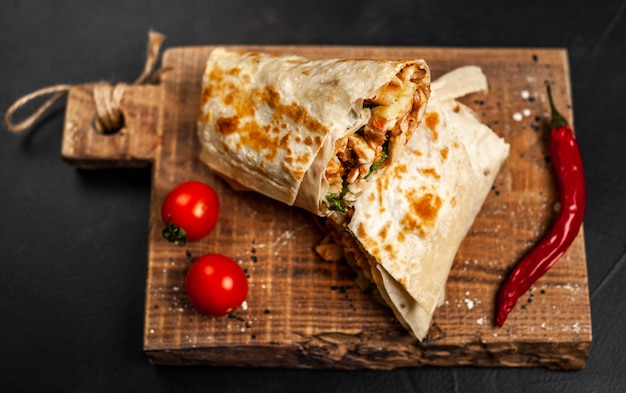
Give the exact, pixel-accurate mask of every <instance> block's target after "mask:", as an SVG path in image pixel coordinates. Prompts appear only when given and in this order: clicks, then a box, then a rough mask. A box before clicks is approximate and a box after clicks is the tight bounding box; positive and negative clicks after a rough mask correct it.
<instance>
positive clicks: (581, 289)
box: [62, 46, 592, 370]
mask: <svg viewBox="0 0 626 393" xmlns="http://www.w3.org/2000/svg"><path fill="white" fill-rule="evenodd" d="M231 48H235V49H241V50H251V51H263V52H272V53H289V54H301V55H304V56H306V57H309V58H328V57H342V58H380V59H392V58H393V59H401V58H423V59H425V60H426V61H427V62H428V64H429V65H430V67H431V71H432V75H433V79H436V78H437V77H438V76H440V75H442V74H443V73H445V72H447V71H450V70H452V69H454V68H456V67H459V66H463V65H469V64H474V65H478V66H480V67H482V69H483V71H484V73H485V74H486V76H487V79H488V81H489V86H490V90H489V92H488V93H480V94H473V95H470V96H467V97H465V98H464V99H462V101H463V102H464V103H465V104H467V105H469V106H470V107H472V108H473V109H475V111H476V113H477V114H478V116H480V118H481V119H482V121H483V122H484V123H485V124H487V125H488V126H490V127H491V128H492V129H493V130H494V131H495V132H496V133H497V134H499V135H501V136H503V137H504V138H505V139H506V140H507V141H508V142H509V143H510V144H511V154H510V157H509V159H508V160H507V161H506V163H505V165H504V166H503V168H502V170H501V171H500V173H499V175H498V177H497V178H496V181H495V183H494V186H493V188H492V192H491V193H490V195H489V196H488V198H487V200H486V202H485V204H484V206H483V209H482V211H481V212H480V214H479V216H478V217H477V219H476V221H475V223H474V225H473V227H472V229H471V230H470V232H469V234H468V236H467V238H466V239H465V241H464V242H463V244H462V246H461V248H460V250H459V252H458V254H457V256H456V259H455V263H454V265H453V268H452V271H451V274H450V278H449V281H448V283H447V286H446V300H445V304H444V305H443V306H442V307H440V308H439V309H438V310H437V311H436V313H435V317H434V320H433V326H432V328H431V330H430V332H429V334H428V337H427V339H426V340H425V341H424V342H422V343H418V342H417V341H416V340H415V339H414V338H412V337H411V336H410V335H409V334H408V333H407V332H406V331H405V330H404V329H403V328H402V327H401V325H400V324H399V323H398V322H397V321H396V320H395V319H394V317H393V314H392V313H391V311H390V310H388V309H387V308H386V307H384V306H383V305H381V304H379V303H378V302H376V301H375V300H373V299H372V298H371V297H370V296H369V295H367V294H364V293H361V292H360V291H359V289H358V288H357V286H356V284H355V282H354V278H355V274H354V272H353V271H352V270H351V269H350V268H349V267H348V266H347V265H345V264H343V263H339V264H336V263H329V262H325V261H322V260H321V259H320V258H318V257H317V256H316V254H315V252H314V250H313V248H314V246H315V245H316V244H317V242H319V241H320V240H321V239H322V238H323V236H324V233H323V232H322V230H320V229H319V227H318V226H317V224H316V220H315V219H314V218H313V217H312V216H311V215H310V214H309V213H306V212H304V211H302V210H299V209H297V208H290V207H286V206H284V205H282V204H280V203H278V202H275V201H272V200H270V199H267V198H265V197H263V196H260V195H256V194H253V193H246V192H238V191H234V190H233V189H231V188H230V187H229V186H228V185H227V184H226V183H224V182H223V181H222V180H220V179H219V178H218V177H216V176H215V175H214V174H212V173H211V171H210V170H209V169H208V168H207V167H206V166H205V165H204V164H202V163H201V162H200V161H199V160H198V154H199V152H200V146H199V144H198V141H197V138H196V118H197V114H198V110H199V98H200V87H201V86H200V80H201V79H200V78H201V74H202V71H203V67H204V63H205V61H206V59H207V57H208V55H209V53H210V51H211V50H212V47H186V48H171V49H168V50H166V51H165V52H164V55H163V59H162V63H163V66H164V67H171V68H172V69H171V70H170V71H169V72H167V73H165V74H164V75H163V79H162V82H161V84H159V85H157V86H133V87H132V88H130V89H129V91H130V93H127V95H126V96H125V97H124V100H123V102H122V110H123V112H124V116H125V120H126V126H125V127H124V128H123V129H122V130H121V131H120V132H117V133H115V134H112V135H102V134H97V133H96V131H94V130H93V129H92V122H93V116H94V115H93V102H92V100H91V99H90V95H89V94H90V93H89V92H90V86H88V85H86V86H80V87H76V88H73V89H72V92H71V94H70V96H69V101H68V107H67V112H66V121H65V128H64V140H63V150H62V154H63V157H64V158H65V159H66V160H68V161H69V162H70V163H72V164H74V165H76V166H79V167H89V168H95V167H101V166H120V167H123V166H137V165H149V164H151V165H153V180H152V194H151V210H150V217H147V219H148V220H149V224H150V229H149V231H150V232H149V254H148V257H147V281H146V302H145V327H144V343H143V346H144V351H145V353H146V355H147V357H148V359H149V360H150V361H151V362H154V363H159V364H177V365H184V364H207V365H226V366H259V367H288V368H337V369H359V368H371V369H392V368H396V367H412V366H422V365H437V366H455V365H476V366H507V367H535V366H545V367H548V368H553V369H572V370H575V369H580V368H582V367H584V365H585V362H586V359H587V355H588V352H589V349H590V345H591V337H592V335H591V317H590V304H589V292H588V285H587V269H586V258H585V248H584V240H583V233H582V230H581V233H579V235H578V237H577V239H576V241H575V242H574V244H573V246H572V247H571V248H570V250H569V251H568V253H567V254H566V255H565V256H564V257H563V258H562V259H561V260H560V261H559V262H558V263H557V264H556V265H555V266H554V267H553V268H552V270H550V271H549V272H548V273H547V274H546V275H545V276H544V277H543V278H542V279H541V280H539V281H538V282H537V283H536V285H534V286H533V287H532V288H531V290H530V291H529V292H528V293H527V294H526V296H524V297H523V298H522V299H520V301H519V302H518V304H517V306H516V307H515V309H514V310H513V311H512V313H511V314H510V316H509V318H508V320H507V322H506V324H505V325H504V327H502V328H498V327H496V326H495V324H494V313H495V311H494V307H495V297H496V293H497V291H498V288H499V286H500V284H501V282H502V281H503V279H504V277H505V275H506V273H507V272H508V271H509V269H511V268H512V266H514V265H515V263H516V262H517V261H518V260H519V259H520V257H521V256H522V255H523V254H524V253H525V252H526V251H527V250H528V249H530V248H531V247H532V246H533V244H535V242H536V241H538V240H539V239H540V237H541V236H542V234H543V233H544V232H545V231H546V229H547V228H548V226H549V225H550V223H551V220H552V219H553V218H554V216H555V213H554V212H555V202H557V199H558V198H557V195H556V190H555V185H554V184H555V179H554V177H553V172H552V167H551V164H550V157H549V154H548V146H547V135H548V134H547V132H548V129H547V119H548V115H549V113H548V109H549V108H548V104H547V98H546V95H545V90H544V85H543V82H544V80H546V79H547V80H549V81H550V82H551V83H552V89H553V94H554V95H555V100H556V105H557V106H558V107H559V109H560V110H561V112H562V113H563V114H564V115H565V117H566V118H568V119H569V120H570V121H571V122H573V114H572V111H571V108H572V105H571V89H570V84H569V66H568V61H567V52H566V51H565V50H562V49H535V48H530V49H517V48H510V49H494V48H472V49H461V48H415V47H391V48H389V47H387V48H382V47H341V46H331V47H318V46H254V47H252V46H237V47H231ZM190 179H196V180H201V181H204V182H207V183H209V184H210V185H212V186H213V187H214V188H215V189H216V190H217V192H218V194H219V195H220V200H221V203H222V215H221V217H220V221H219V223H218V225H217V227H216V229H215V231H214V233H212V234H211V235H210V236H209V237H208V238H206V239H205V240H202V241H200V242H195V243H189V244H188V245H187V246H185V247H182V248H181V247H176V246H174V245H172V244H170V243H168V242H167V241H165V240H164V239H163V238H162V237H161V230H162V223H161V219H160V204H161V202H162V200H163V198H164V196H165V195H166V193H167V192H168V191H169V190H170V189H171V188H172V187H173V186H174V185H176V184H177V183H179V182H182V181H185V180H190ZM208 252H218V253H222V254H225V255H229V256H231V257H232V258H234V259H235V260H236V261H238V262H240V264H241V266H242V267H243V268H244V269H245V271H246V272H247V274H248V277H249V283H250V293H249V296H248V298H247V300H246V302H245V303H244V305H243V306H242V307H241V308H239V309H237V310H236V311H234V312H233V313H232V314H231V315H229V316H228V317H224V318H209V317H205V316H203V315H201V314H199V313H198V312H196V311H195V310H194V308H193V307H192V306H191V305H190V303H189V301H188V299H187V297H186V294H185V289H184V277H185V272H186V269H187V267H188V266H189V264H190V263H191V262H192V261H193V259H194V258H195V257H198V256H200V255H202V254H205V253H208ZM138 263H142V261H138Z"/></svg>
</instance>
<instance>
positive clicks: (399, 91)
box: [325, 66, 427, 212]
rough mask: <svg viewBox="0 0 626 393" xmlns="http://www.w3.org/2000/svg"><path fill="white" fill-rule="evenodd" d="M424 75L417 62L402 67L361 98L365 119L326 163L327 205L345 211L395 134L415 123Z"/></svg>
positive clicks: (385, 155)
mask: <svg viewBox="0 0 626 393" xmlns="http://www.w3.org/2000/svg"><path fill="white" fill-rule="evenodd" d="M424 76H425V72H424V71H423V70H418V68H417V66H410V67H405V68H404V69H402V70H401V71H400V72H398V74H397V75H396V76H395V77H394V79H393V80H392V81H391V82H389V83H388V84H387V85H384V86H382V87H381V88H380V89H378V91H377V93H376V95H375V96H374V97H373V98H370V99H367V100H365V101H364V102H363V108H364V110H369V111H370V117H369V121H368V123H367V124H365V125H364V126H362V127H361V128H360V129H359V131H357V132H356V133H354V134H351V135H348V136H346V137H344V138H342V139H339V140H338V141H337V142H336V144H335V154H334V155H333V158H332V160H331V161H330V162H329V164H328V166H327V167H326V172H325V176H326V180H327V181H328V183H329V192H328V194H327V195H326V205H327V207H328V209H330V210H338V211H341V212H345V211H346V209H347V208H348V207H349V206H350V205H352V202H354V200H355V198H356V196H357V195H358V194H359V193H360V191H361V190H362V189H363V187H364V186H365V184H366V182H367V179H368V177H369V176H370V175H372V174H373V173H374V172H375V171H376V170H377V169H378V168H380V167H382V166H384V165H385V161H386V160H387V158H388V155H389V153H388V152H389V151H390V150H391V149H389V144H390V143H393V140H394V137H395V136H398V135H400V134H402V133H406V132H409V131H411V130H413V129H415V127H417V124H416V123H417V115H418V111H419V108H420V102H421V101H420V100H421V97H423V96H424V95H425V94H427V93H426V92H424V91H422V89H423V88H422V87H420V86H419V85H418V83H417V82H418V81H419V80H420V79H422V78H423V77H424Z"/></svg>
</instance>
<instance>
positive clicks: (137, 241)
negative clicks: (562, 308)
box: [0, 0, 626, 393]
mask: <svg viewBox="0 0 626 393" xmlns="http://www.w3.org/2000/svg"><path fill="white" fill-rule="evenodd" d="M576 4H578V3H571V2H567V1H552V2H549V1H510V2H503V1H499V2H498V1H472V2H467V1H459V0H456V1H431V2H425V1H414V2H411V1H388V2H382V1H317V2H314V1H309V2H297V1H273V2H261V1H237V0H231V1H229V2H218V1H208V0H207V1H203V2H195V1H190V0H182V1H147V0H142V1H133V2H130V1H119V0H110V1H106V2H104V1H101V2H96V1H84V2H76V1H69V0H62V1H43V0H39V1H38V0H26V1H16V0H11V1H7V0H3V1H2V3H1V5H0V112H2V114H3V115H4V111H5V110H6V108H7V107H8V106H9V105H10V104H11V103H12V102H13V101H14V100H16V99H17V98H19V97H20V96H22V95H24V94H26V93H29V92H31V91H34V90H36V89H39V88H41V87H45V86H49V85H54V84H57V83H70V84H80V83H87V82H93V81H97V80H101V79H104V80H108V81H110V82H122V81H124V82H132V81H133V80H134V79H135V78H136V77H137V76H138V75H139V73H140V72H141V70H142V68H143V62H144V59H145V55H144V53H145V44H146V37H147V32H148V30H150V29H154V30H157V31H160V32H162V33H164V34H165V35H166V36H167V40H166V41H165V46H166V47H174V46H188V45H208V44H345V45H361V44H362V45H384V46H392V45H393V46H397V45H408V46H467V47H485V46H486V47H564V48H567V49H568V51H569V56H570V66H571V81H572V90H573V103H574V113H575V128H576V130H577V135H578V138H579V142H580V145H581V149H582V155H583V160H584V163H585V172H586V176H587V182H588V189H589V201H588V212H587V216H586V221H585V238H586V247H587V257H588V268H589V287H590V293H591V307H592V320H593V335H594V339H593V340H594V341H593V345H592V350H591V354H590V356H589V361H588V364H587V367H586V368H585V369H584V370H582V371H580V372H556V371H549V370H545V369H506V368H501V369H491V368H480V369H479V368H469V367H459V368H430V367H428V368H414V369H400V370H395V371H390V372H374V371H352V372H343V371H342V372H340V371H297V370H276V369H237V368H222V367H164V366H154V365H150V364H148V363H147V361H146V358H145V356H144V355H143V352H142V349H141V347H142V329H143V304H144V289H145V278H146V276H145V273H146V272H145V268H146V264H145V260H146V253H147V234H148V228H147V225H148V209H149V198H150V170H149V169H142V170H130V171H129V170H124V171H115V170H103V171H80V170H76V169H74V168H73V167H71V166H69V165H67V164H65V163H64V162H63V161H62V160H61V158H60V147H61V130H62V125H63V110H64V106H63V105H64V102H61V103H58V104H56V105H55V106H54V107H53V108H52V110H51V111H49V112H48V113H47V115H46V116H45V117H44V118H43V119H42V120H41V121H39V122H38V123H37V126H36V127H34V128H32V129H30V130H27V131H25V132H23V133H22V134H20V135H13V134H10V133H9V132H8V131H6V129H4V128H3V129H2V130H0V160H1V164H0V168H2V169H1V170H0V171H1V172H0V173H1V175H0V338H1V340H2V345H1V346H0V388H1V389H2V391H4V392H19V391H25V392H74V391H76V392H79V391H80V392H127V391H128V392H130V391H132V392H143V391H149V392H170V391H172V392H173V391H212V392H221V391H223V392H226V391H228V392H244V391H245V392H251V391H264V392H265V391H268V392H269V391H289V392H291V391H299V392H309V391H310V392H320V391H321V392H327V391H341V392H381V391H386V392H408V391H419V392H509V391H510V392H544V391H545V392H568V393H569V392H623V391H626V377H624V376H623V374H622V372H623V370H624V365H623V360H624V358H625V356H626V355H624V354H625V353H626V335H625V334H624V327H625V323H624V321H625V317H624V314H625V312H626V296H624V292H623V289H624V286H625V284H626V252H625V249H626V208H624V205H623V203H624V202H625V201H626V153H625V152H624V149H625V148H626V110H625V109H624V101H625V99H626V93H625V92H626V76H625V74H626V72H625V71H626V3H625V2H624V1H618V0H607V1H595V2H587V3H584V5H583V6H580V5H576Z"/></svg>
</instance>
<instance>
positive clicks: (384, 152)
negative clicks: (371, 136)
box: [365, 141, 389, 179]
mask: <svg viewBox="0 0 626 393" xmlns="http://www.w3.org/2000/svg"><path fill="white" fill-rule="evenodd" d="M382 147H383V149H382V151H381V153H380V159H379V160H378V161H376V162H375V163H373V164H372V165H371V166H370V171H369V173H368V174H367V175H365V179H367V178H368V177H370V176H371V175H372V173H374V171H376V169H378V168H380V167H381V166H383V164H385V161H387V159H388V158H389V141H385V143H383V146H382Z"/></svg>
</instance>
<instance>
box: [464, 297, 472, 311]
mask: <svg viewBox="0 0 626 393" xmlns="http://www.w3.org/2000/svg"><path fill="white" fill-rule="evenodd" d="M463 301H464V302H465V305H466V306H467V309H468V310H471V309H472V308H474V301H473V300H472V299H464V300H463Z"/></svg>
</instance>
